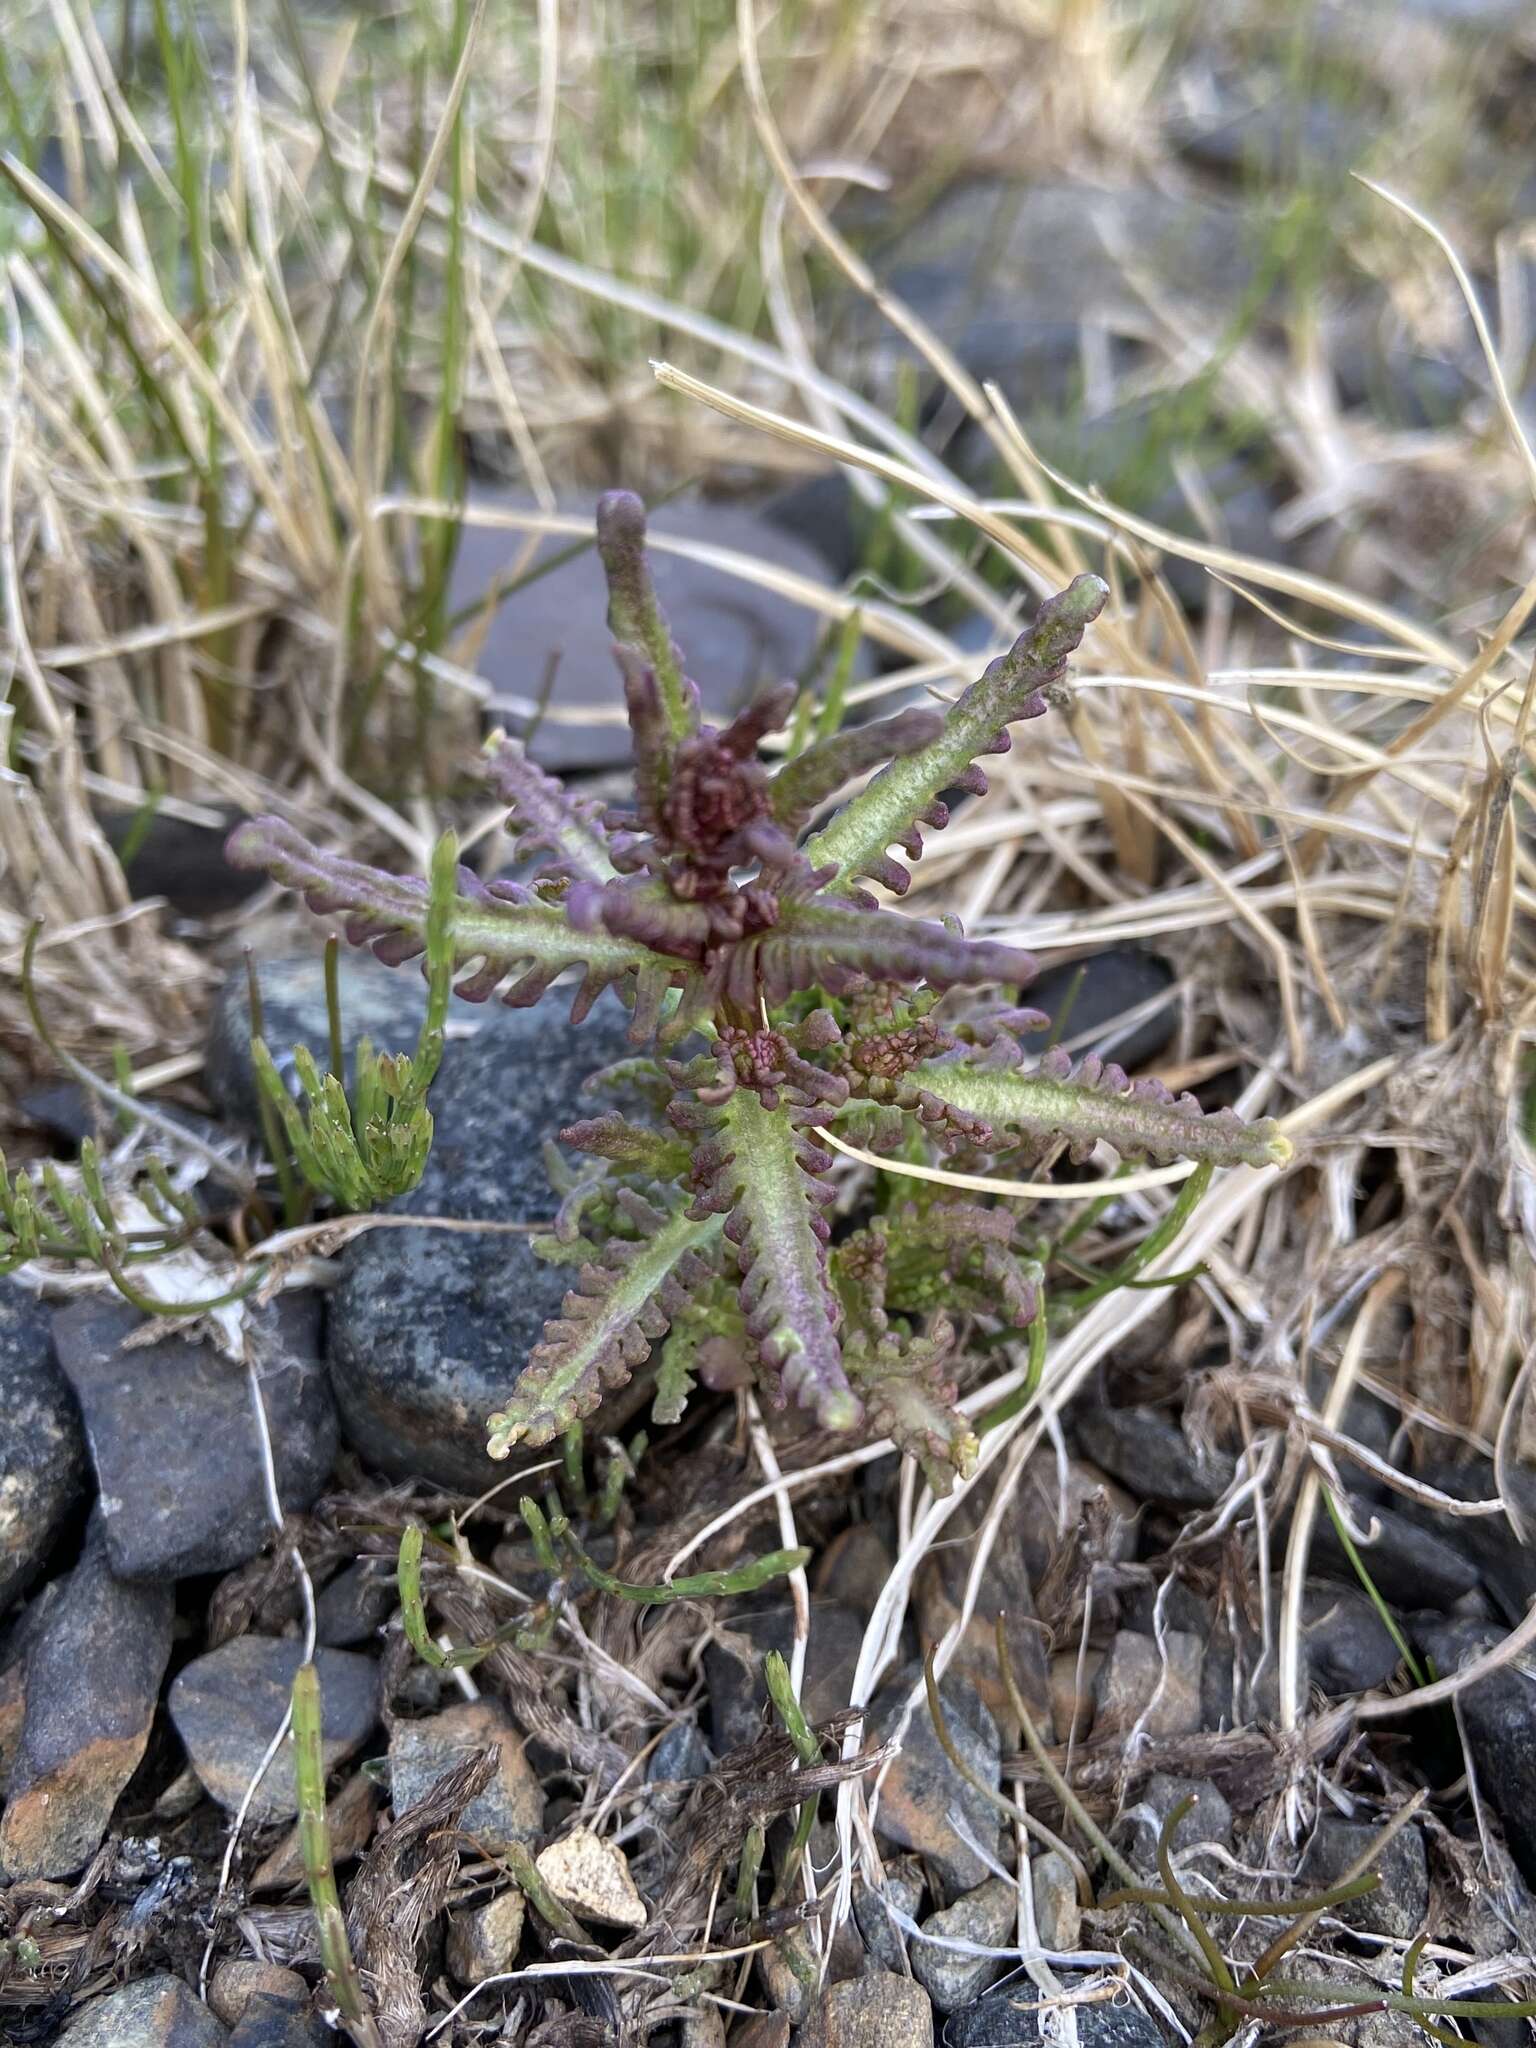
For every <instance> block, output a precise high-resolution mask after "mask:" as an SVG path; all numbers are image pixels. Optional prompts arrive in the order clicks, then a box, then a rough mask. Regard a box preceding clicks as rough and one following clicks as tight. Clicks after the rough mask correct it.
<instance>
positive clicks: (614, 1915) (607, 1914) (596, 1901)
mask: <svg viewBox="0 0 1536 2048" xmlns="http://www.w3.org/2000/svg"><path fill="white" fill-rule="evenodd" d="M534 1861H535V1865H536V1867H537V1869H538V1873H539V1875H540V1877H542V1878H543V1880H544V1882H545V1883H546V1884H547V1885H548V1886H549V1888H550V1890H551V1891H552V1892H553V1893H554V1895H555V1897H556V1898H557V1899H558V1900H559V1901H560V1903H561V1905H562V1906H569V1907H570V1909H571V1911H572V1912H573V1913H574V1914H575V1915H576V1918H577V1919H578V1920H596V1921H597V1922H598V1923H599V1924H600V1925H601V1926H604V1927H633V1928H640V1927H643V1926H644V1925H645V1923H646V1919H647V1918H648V1915H647V1913H646V1907H645V1901H644V1900H643V1899H642V1898H641V1896H640V1894H639V1893H638V1892H637V1891H636V1890H635V1881H634V1879H633V1878H632V1877H631V1876H630V1874H629V1858H628V1857H627V1856H626V1855H625V1854H624V1851H623V1850H622V1849H620V1848H617V1847H615V1845H614V1844H613V1843H612V1842H605V1841H604V1840H603V1838H602V1836H601V1835H595V1834H594V1833H593V1832H592V1830H591V1828H573V1829H572V1830H571V1832H570V1833H569V1834H568V1835H562V1836H561V1837H560V1839H559V1841H558V1842H551V1843H550V1845H549V1847H548V1848H547V1849H541V1850H540V1851H539V1854H538V1856H537V1857H536V1858H535V1859H534Z"/></svg>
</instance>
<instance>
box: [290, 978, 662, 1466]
mask: <svg viewBox="0 0 1536 2048" xmlns="http://www.w3.org/2000/svg"><path fill="white" fill-rule="evenodd" d="M561 1000H562V998H561V997H560V996H559V995H555V996H551V997H548V998H546V1001H545V1004H544V1006H543V1007H541V1008H540V1009H539V1010H537V1011H529V1010H500V1011H498V1012H497V1013H496V1014H494V1015H493V1016H492V1017H491V1018H489V1019H488V1020H487V1022H486V1024H485V1026H484V1028H483V1029H482V1030H481V1031H480V1032H479V1033H478V1035H477V1036H476V1037H475V1038H473V1039H471V1040H470V1041H469V1042H468V1043H467V1044H456V1045H450V1047H449V1048H448V1055H447V1058H446V1059H445V1060H444V1062H443V1069H442V1072H441V1073H440V1075H439V1076H438V1079H437V1081H436V1083H435V1085H434V1087H433V1090H432V1098H431V1100H432V1113H433V1116H434V1118H435V1119H436V1127H437V1128H436V1136H435V1138H434V1140H433V1145H432V1154H431V1157H430V1158H429V1159H428V1161H427V1168H426V1172H425V1173H424V1174H423V1176H422V1179H421V1183H420V1185H419V1186H418V1187H417V1188H416V1189H415V1190H414V1191H413V1192H412V1193H411V1194H409V1195H405V1196H403V1197H402V1198H401V1199H400V1200H399V1201H398V1202H396V1203H395V1204H394V1205H393V1206H394V1208H395V1210H396V1211H397V1212H398V1213H403V1214H406V1215H413V1216H454V1217H473V1218H476V1219H478V1220H480V1221H482V1222H498V1223H530V1222H536V1221H539V1220H541V1219H547V1218H549V1217H550V1216H552V1215H553V1213H554V1207H555V1199H554V1197H553V1196H552V1195H551V1193H550V1190H549V1182H548V1179H547V1177H546V1174H545V1170H544V1162H543V1157H542V1147H543V1146H544V1144H545V1142H546V1141H547V1140H549V1139H552V1138H554V1137H555V1136H556V1134H557V1133H558V1132H559V1131H560V1130H561V1129H562V1128H563V1127H564V1126H565V1125H566V1124H569V1123H572V1122H574V1121H575V1119H576V1118H578V1117H581V1116H587V1115H591V1114H592V1113H593V1110H594V1107H595V1106H599V1105H595V1104H594V1101H593V1098H592V1097H591V1096H583V1095H582V1093H581V1086H582V1083H583V1082H584V1081H585V1080H586V1078H587V1077H588V1075H590V1074H591V1073H592V1072H593V1071H594V1070H595V1069H596V1068H598V1067H601V1066H604V1065H606V1064H607V1063H608V1062H610V1061H612V1060H615V1059H619V1058H622V1057H623V1056H624V1055H625V1054H627V1053H632V1052H633V1051H634V1048H633V1046H631V1045H630V1044H629V1043H628V1041H627V1040H626V1038H625V1036H624V1029H625V1022H626V1019H625V1016H624V1012H623V1011H622V1010H621V1009H620V1007H619V1005H618V1004H617V1003H601V1004H599V1005H598V1006H597V1009H596V1010H595V1011H594V1012H593V1014H592V1016H591V1017H590V1018H588V1020H587V1021H586V1023H585V1024H583V1025H581V1026H579V1027H576V1026H572V1025H570V1024H568V1023H567V1022H566V1021H565V1019H564V1017H563V1016H562V1015H561V1012H560V1008H559V1005H560V1003H561ZM605 1100H608V1101H611V1100H613V1098H611V1097H609V1098H605ZM340 1263H341V1268H342V1279H341V1284H340V1286H338V1287H337V1289H336V1291H335V1293H334V1294H333V1295H332V1296H331V1300H330V1306H329V1315H328V1318H327V1325H326V1344H327V1352H328V1356H329V1359H330V1366H331V1375H332V1381H333V1384H334V1386H335V1389H336V1400H337V1404H338V1406H339V1407H340V1410H341V1420H342V1427H343V1429H344V1430H345V1432H346V1434H347V1436H348V1437H349V1438H350V1440H351V1442H352V1443H353V1444H354V1445H355V1446H356V1448H357V1449H358V1450H359V1451H360V1452H361V1453H362V1455H363V1457H364V1458H366V1459H367V1460H368V1462H369V1463H370V1464H373V1465H376V1466H378V1467H379V1468H380V1469H381V1470H382V1471H385V1472H388V1473H392V1474H394V1475H395V1476H397V1477H400V1478H414V1477H420V1478H424V1479H430V1480H433V1481H435V1482H436V1483H437V1484H439V1485H442V1486H453V1487H460V1488H463V1489H464V1490H465V1491H466V1492H471V1493H478V1492H480V1491H481V1490H482V1489H483V1488H485V1487H487V1486H490V1485H492V1484H494V1482H495V1480H496V1479H497V1478H498V1477H499V1476H500V1474H501V1468H500V1467H499V1466H498V1465H496V1464H494V1463H493V1462H492V1460H491V1459H490V1458H489V1457H488V1456H487V1455H486V1449H485V1418H486V1416H487V1415H489V1414H490V1413H491V1412H492V1411H493V1410H495V1409H498V1408H500V1407H502V1406H503V1405H504V1404H505V1402H506V1399H507V1396H508V1395H509V1394H510V1392H511V1390H512V1387H513V1385H514V1383H515V1382H516V1379H517V1375H518V1372H519V1370H520V1368H521V1366H522V1363H523V1361H524V1360H525V1359H526V1358H527V1356H528V1353H529V1352H530V1351H531V1350H532V1348H533V1346H534V1345H535V1344H537V1343H538V1341H539V1338H540V1335H541V1334H542V1331H543V1326H544V1322H545V1320H546V1318H547V1317H549V1316H552V1315H554V1314H555V1313H557V1311H558V1309H559V1307H560V1303H561V1300H562V1298H563V1297H564V1294H565V1291H566V1289H567V1287H568V1286H569V1285H570V1274H569V1272H568V1271H567V1270H566V1269H565V1268H564V1267H561V1266H554V1265H549V1264H546V1263H545V1262H544V1261H542V1260H540V1259H538V1258H536V1257H535V1256H534V1254H533V1252H532V1250H531V1249H530V1248H529V1245H528V1242H527V1240H526V1239H525V1238H523V1237H520V1236H511V1235H503V1234H497V1233H485V1234H480V1233H474V1232H462V1233H460V1232H455V1231H446V1230H376V1231H372V1232H370V1233H369V1234H368V1235H366V1236H364V1237H361V1238H359V1239H358V1240H357V1241H356V1242H355V1243H354V1244H352V1245H350V1246H349V1247H348V1248H347V1250H346V1252H345V1253H344V1254H343V1255H342V1258H341V1262H340Z"/></svg>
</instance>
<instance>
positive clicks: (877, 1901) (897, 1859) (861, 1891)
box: [853, 1856, 924, 1977]
mask: <svg viewBox="0 0 1536 2048" xmlns="http://www.w3.org/2000/svg"><path fill="white" fill-rule="evenodd" d="M884 1868H885V1881H884V1883H883V1884H881V1885H880V1886H878V1887H876V1886H874V1885H868V1884H866V1883H865V1882H864V1880H863V1878H862V1877H856V1878H855V1879H854V1881H853V1918H854V1923H855V1925H856V1926H857V1927H858V1930H859V1933H860V1934H861V1935H862V1936H863V1937H864V1946H865V1948H866V1949H867V1950H868V1951H869V1953H870V1955H871V1956H872V1957H873V1958H874V1960H875V1961H876V1962H877V1963H878V1964H879V1965H880V1967H881V1969H882V1970H891V1971H894V1972H895V1974H896V1975H897V1976H898V1977H900V1976H904V1975H905V1974H906V1971H907V1939H908V1937H907V1934H906V1931H905V1930H904V1929H903V1927H902V1926H901V1924H900V1922H899V1921H897V1920H896V1918H895V1917H894V1915H893V1913H892V1912H891V1910H890V1908H892V1907H894V1908H895V1910H896V1912H899V1913H902V1914H904V1915H905V1916H906V1918H907V1919H908V1920H915V1919H916V1918H917V1909H918V1907H919V1906H921V1904H922V1903H923V1891H924V1879H923V1864H922V1858H921V1857H918V1856H890V1857H886V1858H885V1859H884Z"/></svg>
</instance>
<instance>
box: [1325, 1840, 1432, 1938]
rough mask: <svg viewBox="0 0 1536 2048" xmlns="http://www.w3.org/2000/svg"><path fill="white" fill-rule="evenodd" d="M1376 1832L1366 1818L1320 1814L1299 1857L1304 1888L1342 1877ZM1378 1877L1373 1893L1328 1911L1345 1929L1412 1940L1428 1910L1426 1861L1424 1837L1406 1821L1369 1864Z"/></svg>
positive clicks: (1427, 1869) (1366, 1847) (1363, 1852)
mask: <svg viewBox="0 0 1536 2048" xmlns="http://www.w3.org/2000/svg"><path fill="white" fill-rule="evenodd" d="M1380 1833H1381V1829H1380V1827H1379V1826H1378V1825H1377V1824H1375V1823H1374V1822H1371V1821H1357V1820H1345V1819H1344V1818H1343V1817H1342V1815H1340V1814H1335V1813H1325V1814H1322V1815H1321V1816H1320V1817H1319V1819H1318V1823H1317V1826H1316V1827H1315V1828H1314V1829H1313V1830H1312V1838H1311V1840H1310V1841H1309V1842H1308V1844H1307V1852H1306V1855H1305V1856H1304V1857H1303V1858H1302V1862H1301V1870H1300V1873H1299V1876H1300V1881H1301V1883H1302V1886H1303V1888H1304V1889H1305V1890H1308V1891H1326V1890H1327V1889H1328V1887H1329V1886H1330V1885H1335V1884H1339V1883H1341V1882H1342V1881H1343V1878H1344V1873H1345V1872H1346V1871H1347V1870H1348V1869H1349V1868H1350V1866H1351V1865H1352V1864H1354V1863H1356V1862H1358V1860H1359V1859H1360V1857H1361V1856H1363V1855H1364V1854H1365V1853H1366V1852H1367V1851H1368V1850H1369V1849H1370V1846H1371V1844H1372V1843H1373V1842H1374V1841H1375V1839H1376V1837H1377V1836H1378V1835H1379V1834H1380ZM1371 1867H1372V1868H1373V1869H1374V1870H1375V1871H1376V1872H1377V1874H1378V1875H1379V1876H1380V1878H1381V1883H1380V1884H1379V1885H1378V1886H1377V1887H1376V1889H1375V1891H1373V1892H1367V1893H1366V1894H1365V1895H1364V1897H1363V1898H1358V1899H1351V1900H1350V1901H1349V1902H1348V1903H1347V1904H1346V1905H1342V1906H1336V1907H1334V1908H1333V1909H1332V1910H1333V1911H1334V1912H1335V1913H1337V1915H1338V1917H1339V1918H1340V1919H1341V1920H1342V1921H1343V1922H1344V1924H1345V1926H1347V1927H1356V1928H1358V1929H1359V1930H1360V1931H1361V1933H1363V1934H1382V1935H1386V1936H1387V1937H1388V1939H1389V1940H1392V1941H1412V1939H1413V1938H1414V1936H1415V1935H1416V1934H1421V1933H1422V1932H1423V1930H1424V1922H1425V1919H1426V1917H1427V1916H1428V1913H1429V1864H1428V1860H1427V1858H1426V1856H1425V1851H1424V1837H1423V1834H1422V1833H1421V1832H1420V1830H1419V1829H1418V1828H1417V1827H1415V1826H1414V1825H1413V1823H1412V1822H1410V1823H1409V1824H1408V1826H1407V1827H1403V1828H1399V1829H1398V1831H1397V1833H1396V1834H1395V1835H1394V1836H1393V1837H1392V1839H1391V1841H1390V1842H1388V1844H1387V1846H1386V1847H1385V1848H1384V1849H1383V1850H1382V1851H1381V1852H1380V1853H1379V1855H1377V1856H1376V1857H1375V1859H1374V1860H1373V1863H1372V1866H1371Z"/></svg>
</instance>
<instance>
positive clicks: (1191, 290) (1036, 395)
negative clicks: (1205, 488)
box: [846, 179, 1253, 417]
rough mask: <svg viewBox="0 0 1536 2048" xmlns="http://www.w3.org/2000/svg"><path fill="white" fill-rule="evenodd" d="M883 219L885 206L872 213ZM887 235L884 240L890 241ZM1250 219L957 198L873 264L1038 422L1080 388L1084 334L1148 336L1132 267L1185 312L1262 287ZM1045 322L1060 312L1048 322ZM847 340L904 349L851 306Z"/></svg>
mask: <svg viewBox="0 0 1536 2048" xmlns="http://www.w3.org/2000/svg"><path fill="white" fill-rule="evenodd" d="M864 210H866V211H868V212H870V213H872V214H873V213H877V212H878V211H880V210H881V209H880V202H878V201H876V202H864ZM877 232H878V231H877ZM1245 243H1246V233H1245V228H1244V222H1243V216H1242V213H1241V211H1240V209H1238V208H1237V207H1235V206H1229V205H1226V204H1224V203H1222V202H1220V201H1217V200H1214V199H1202V198H1197V197H1192V196H1190V195H1188V194H1183V193H1179V194H1175V193H1171V192H1164V191H1159V190H1157V189H1156V188H1154V187H1153V186H1150V185H1147V184H1141V185H1127V186H1122V187H1118V188H1105V189H1098V188H1094V187H1091V186H1088V185H1082V184H1070V183H1062V184H1055V185H1052V184H1046V183H1041V182H1030V183H1017V184H1011V183H1008V182H1006V181H1004V180H1001V179H973V180H970V181H967V182H956V183H954V184H951V185H949V186H948V187H947V188H946V190H945V191H944V193H943V194H942V196H941V197H940V198H939V199H938V200H937V201H936V202H935V203H934V205H933V206H931V207H930V208H929V209H928V210H927V212H926V213H924V214H923V215H922V217H921V218H920V219H918V220H917V221H914V222H910V223H907V224H903V225H901V226H900V227H899V228H898V229H896V230H895V231H893V232H888V233H887V236H886V239H885V242H884V244H883V246H882V245H881V243H880V242H879V241H878V240H876V241H875V243H874V246H873V250H872V255H873V261H874V263H875V266H876V268H877V269H878V271H879V272H880V274H881V276H882V278H883V279H884V281H885V282H887V283H888V284H889V285H890V287H891V288H892V289H893V290H894V291H895V292H896V293H897V295H898V296H900V297H901V298H902V299H904V300H905V301H906V303H907V304H908V305H909V306H911V307H912V308H913V310H914V311H915V312H917V313H918V314H919V315H920V316H921V317H922V318H923V319H924V320H925V321H926V322H927V323H928V325H929V326H930V327H932V328H933V329H934V330H935V331H936V332H937V333H938V335H939V336H940V338H941V339H942V340H943V341H945V342H946V343H948V345H949V346H950V347H951V348H952V349H953V350H954V351H955V352H956V354H958V355H959V356H960V358H961V360H962V361H963V362H964V363H965V365H966V367H967V368H968V369H969V370H970V371H971V373H972V374H973V375H974V376H976V377H978V378H991V379H993V380H994V381H996V382H997V383H999V384H1000V385H1001V386H1002V387H1003V389H1004V391H1005V393H1006V394H1007V396H1008V397H1009V398H1010V399H1011V400H1013V401H1014V403H1015V404H1016V405H1019V406H1021V407H1022V408H1023V409H1024V411H1025V413H1026V414H1028V415H1030V416H1031V417H1034V416H1037V415H1043V414H1044V413H1045V412H1046V410H1047V408H1054V409H1055V411H1056V412H1057V414H1058V416H1059V414H1060V412H1061V410H1062V406H1061V401H1062V400H1063V399H1064V398H1070V397H1071V396H1072V395H1073V394H1074V393H1075V392H1076V391H1077V390H1079V389H1080V388H1081V382H1082V373H1081V369H1080V355H1079V349H1080V343H1079V333H1080V330H1081V328H1082V327H1083V326H1084V325H1085V324H1090V323H1091V324H1102V325H1106V326H1109V327H1110V328H1111V329H1113V328H1115V327H1117V326H1120V327H1124V328H1125V329H1126V330H1127V331H1135V328H1136V327H1137V326H1138V325H1139V323H1140V321H1141V319H1142V317H1143V316H1144V310H1145V308H1144V303H1143V302H1142V301H1141V299H1140V298H1139V295H1138V293H1137V289H1136V286H1135V283H1134V282H1133V281H1132V279H1131V278H1130V277H1129V276H1128V274H1127V270H1128V266H1127V264H1126V262H1125V253H1126V252H1127V251H1134V253H1135V257H1136V261H1137V264H1138V265H1139V266H1140V268H1141V269H1142V271H1143V272H1144V273H1146V274H1148V275H1150V276H1151V277H1153V278H1154V279H1155V280H1156V281H1157V282H1158V283H1160V284H1161V285H1162V286H1163V287H1164V288H1165V289H1168V290H1170V291H1171V292H1172V293H1173V295H1174V296H1175V297H1176V298H1177V299H1178V300H1180V301H1181V302H1182V303H1183V304H1184V305H1185V307H1186V308H1188V307H1190V306H1191V305H1192V304H1194V303H1203V304H1206V305H1213V304H1222V305H1225V304H1228V303H1231V302H1232V301H1234V300H1235V299H1236V298H1237V297H1238V296H1239V295H1240V294H1241V292H1242V291H1243V289H1244V285H1245V282H1246V281H1247V279H1248V278H1249V277H1250V276H1251V275H1252V268H1253V265H1252V255H1251V252H1250V250H1249V249H1248V248H1247V247H1246V246H1245ZM1042 309H1048V310H1047V311H1045V312H1043V311H1042ZM846 325H847V329H848V339H849V340H850V341H851V342H852V343H853V345H854V346H855V347H858V348H861V349H864V350H867V349H868V348H870V347H871V346H874V347H877V348H878V347H883V348H885V349H886V350H888V351H889V352H890V354H891V355H893V356H895V357H897V358H898V359H900V358H902V357H905V356H906V354H907V351H906V350H905V348H904V347H900V346H899V345H898V344H896V343H894V342H892V341H891V340H890V339H889V331H888V330H887V331H886V332H885V333H882V332H881V330H880V328H879V327H877V325H876V322H875V319H874V315H873V309H871V308H867V307H866V306H865V305H864V304H862V303H855V304H853V305H850V308H849V312H848V319H847V323H846Z"/></svg>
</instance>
